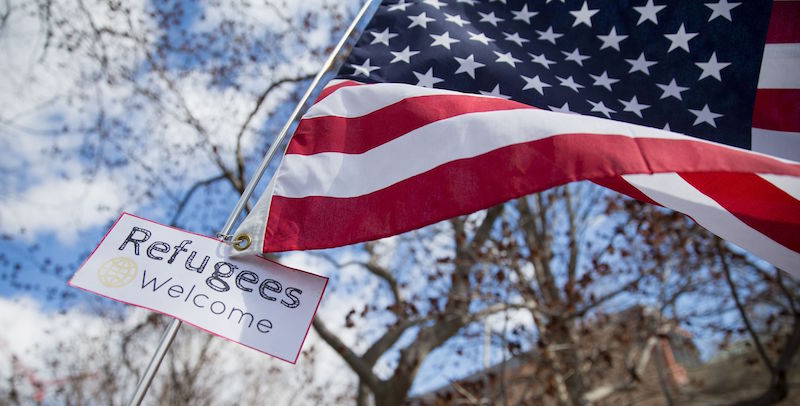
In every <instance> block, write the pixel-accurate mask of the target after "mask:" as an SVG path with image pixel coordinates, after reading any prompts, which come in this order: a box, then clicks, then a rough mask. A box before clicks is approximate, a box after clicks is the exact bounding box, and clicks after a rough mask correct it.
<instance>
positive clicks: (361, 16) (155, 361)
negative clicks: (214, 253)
mask: <svg viewBox="0 0 800 406" xmlns="http://www.w3.org/2000/svg"><path fill="white" fill-rule="evenodd" d="M378 3H380V0H367V2H365V3H364V5H363V6H362V7H361V10H359V11H358V14H356V17H355V19H354V20H353V22H352V23H351V24H350V26H349V27H348V28H347V31H345V33H344V35H342V38H341V39H340V40H339V43H338V44H336V47H335V48H334V49H333V50H332V51H331V54H330V55H329V56H328V59H327V60H326V61H325V64H324V65H322V69H320V71H319V72H318V73H317V75H316V76H315V77H314V80H313V81H312V82H311V84H310V85H309V86H308V89H307V90H306V92H305V94H304V95H303V97H302V98H301V99H300V101H299V102H298V103H297V107H295V108H294V111H293V112H292V114H291V115H290V116H289V118H288V119H287V120H286V124H284V126H283V128H282V129H281V131H280V133H278V136H277V137H276V138H275V142H273V143H272V145H271V146H270V147H269V150H267V154H266V155H264V159H262V160H261V163H260V164H259V165H258V168H257V169H256V172H255V173H254V174H253V177H252V178H251V179H250V181H249V182H248V183H247V186H246V187H245V189H244V192H242V195H241V196H240V197H239V201H238V202H237V203H236V206H235V207H234V208H233V211H232V212H231V214H230V216H228V220H227V221H226V222H225V225H224V226H223V227H222V231H220V232H219V233H218V234H217V238H218V239H220V240H223V241H224V240H227V239H230V238H231V236H230V232H231V231H232V230H233V225H234V223H235V222H236V219H238V218H239V215H240V214H241V213H242V211H243V210H244V208H245V206H246V205H247V202H248V201H249V200H250V196H251V195H252V194H253V191H254V190H255V188H256V185H257V184H258V182H259V181H260V180H261V177H263V176H264V172H266V170H267V167H268V166H269V164H270V162H271V161H272V158H274V157H275V153H276V152H277V151H278V148H279V146H280V145H281V144H282V143H283V141H284V139H285V138H286V136H287V135H288V133H289V129H290V128H291V127H292V124H293V123H294V122H295V121H296V120H297V119H298V118H299V117H300V115H301V114H302V113H304V112H305V109H306V102H308V99H309V98H310V97H311V95H312V94H314V93H315V92H316V91H317V90H318V89H317V88H318V87H319V86H320V85H321V83H322V77H323V76H325V74H326V73H327V72H328V71H329V70H331V68H333V67H334V65H335V64H336V62H337V61H336V59H337V58H338V57H339V56H340V55H339V54H340V53H341V51H342V49H344V46H345V44H346V43H347V40H348V39H349V38H350V37H351V36H352V35H353V33H354V32H355V31H356V28H358V26H359V25H360V24H361V23H362V22H363V21H365V18H366V16H367V14H368V11H369V10H370V9H372V10H373V11H374V10H375V8H376V7H377V4H378ZM373 5H374V6H376V7H373ZM371 14H372V13H370V15H371ZM181 324H182V322H181V321H180V320H178V319H172V321H171V322H170V324H169V326H168V327H167V329H166V330H165V331H164V333H163V334H162V335H161V341H160V342H159V344H158V347H157V348H156V351H155V353H153V357H152V358H151V359H150V363H149V364H148V365H147V369H146V370H145V372H144V375H142V379H141V380H140V381H139V383H138V384H137V386H136V392H134V394H133V397H132V398H131V401H130V402H129V403H128V405H129V406H138V405H139V404H141V403H142V399H144V395H145V394H146V393H147V389H148V388H149V387H150V384H151V383H152V382H153V377H155V375H156V371H158V367H159V366H160V365H161V361H162V360H163V359H164V355H166V353H167V350H168V349H169V347H170V345H172V341H173V340H175V336H176V335H177V334H178V329H180V327H181Z"/></svg>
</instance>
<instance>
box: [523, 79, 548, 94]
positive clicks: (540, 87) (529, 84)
mask: <svg viewBox="0 0 800 406" xmlns="http://www.w3.org/2000/svg"><path fill="white" fill-rule="evenodd" d="M522 78H523V79H525V87H523V88H522V90H528V89H536V91H537V92H539V94H541V95H544V88H545V87H550V85H548V84H547V83H544V82H542V81H541V80H540V79H539V75H536V76H534V77H532V78H529V77H527V76H525V75H522Z"/></svg>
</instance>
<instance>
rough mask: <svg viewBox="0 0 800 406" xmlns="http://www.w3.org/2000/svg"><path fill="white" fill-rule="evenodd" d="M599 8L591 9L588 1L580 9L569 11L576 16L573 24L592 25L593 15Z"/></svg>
mask: <svg viewBox="0 0 800 406" xmlns="http://www.w3.org/2000/svg"><path fill="white" fill-rule="evenodd" d="M598 11H599V10H598V9H594V10H589V6H588V5H587V4H586V2H585V1H584V2H583V6H581V9H580V10H576V11H570V12H569V13H570V14H572V15H573V16H575V22H574V23H572V26H573V27H574V26H576V25H578V24H586V25H587V26H589V27H591V26H592V16H593V15H595V14H597V12H598Z"/></svg>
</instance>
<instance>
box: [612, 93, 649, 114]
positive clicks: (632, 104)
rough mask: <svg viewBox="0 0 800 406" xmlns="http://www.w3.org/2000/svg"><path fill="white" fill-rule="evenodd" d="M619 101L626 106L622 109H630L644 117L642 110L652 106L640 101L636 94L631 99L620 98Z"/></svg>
mask: <svg viewBox="0 0 800 406" xmlns="http://www.w3.org/2000/svg"><path fill="white" fill-rule="evenodd" d="M619 102H620V103H622V105H623V106H625V107H624V108H623V109H622V111H629V112H631V113H633V114H636V115H637V116H639V118H642V110H644V109H646V108H648V107H650V105H649V104H641V103H639V100H637V99H636V96H633V97H632V98H631V100H630V101H625V100H622V99H619Z"/></svg>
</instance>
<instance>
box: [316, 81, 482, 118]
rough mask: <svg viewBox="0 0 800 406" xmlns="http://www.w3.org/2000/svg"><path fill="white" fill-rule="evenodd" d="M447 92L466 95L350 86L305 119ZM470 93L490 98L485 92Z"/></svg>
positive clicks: (354, 114)
mask: <svg viewBox="0 0 800 406" xmlns="http://www.w3.org/2000/svg"><path fill="white" fill-rule="evenodd" d="M444 94H446V95H461V96H465V94H464V93H461V92H454V91H451V90H443V89H431V88H427V87H422V86H413V85H406V84H402V83H380V84H374V85H361V86H348V87H343V88H341V89H338V90H336V91H335V92H333V93H331V94H330V95H328V97H326V98H325V99H323V100H321V101H320V102H318V103H316V104H314V105H313V106H311V108H309V109H308V112H307V113H306V114H305V115H304V116H303V118H314V117H322V116H335V117H361V116H363V115H366V114H369V113H372V112H373V111H376V110H380V109H382V108H384V107H386V106H391V105H392V104H395V103H397V102H399V101H401V100H403V99H405V98H409V97H416V96H433V95H444ZM468 96H470V97H490V96H481V95H468Z"/></svg>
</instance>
